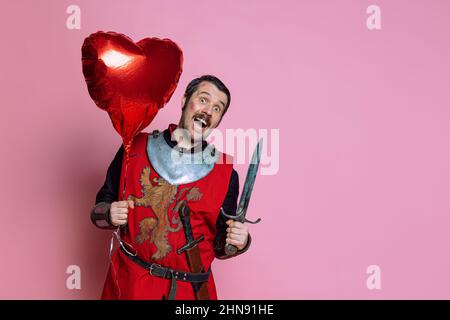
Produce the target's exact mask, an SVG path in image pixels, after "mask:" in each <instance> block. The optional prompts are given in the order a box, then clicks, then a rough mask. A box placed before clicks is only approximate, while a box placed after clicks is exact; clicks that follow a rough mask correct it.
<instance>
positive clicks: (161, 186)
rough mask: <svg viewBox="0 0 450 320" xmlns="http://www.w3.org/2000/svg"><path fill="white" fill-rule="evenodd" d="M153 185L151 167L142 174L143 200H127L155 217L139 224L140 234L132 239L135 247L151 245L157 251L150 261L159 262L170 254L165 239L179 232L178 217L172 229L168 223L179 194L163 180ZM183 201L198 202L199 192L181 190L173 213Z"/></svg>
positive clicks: (173, 186)
mask: <svg viewBox="0 0 450 320" xmlns="http://www.w3.org/2000/svg"><path fill="white" fill-rule="evenodd" d="M153 181H154V182H155V183H156V184H157V185H155V186H153V185H152V183H151V181H150V167H145V168H144V169H143V170H142V173H141V177H140V179H139V182H140V184H141V186H142V194H143V196H142V198H138V197H136V196H134V195H130V196H128V200H133V201H134V204H135V205H136V206H142V207H150V208H152V210H153V212H154V213H155V215H156V218H144V219H142V220H141V221H140V222H139V231H140V232H139V234H138V235H137V236H136V237H135V240H136V242H137V243H139V244H142V243H143V242H144V241H146V240H150V243H154V244H155V246H156V248H157V250H156V252H155V253H154V254H153V256H152V259H154V260H159V259H162V258H164V257H165V256H166V255H167V254H168V253H169V252H170V251H171V250H172V246H171V245H170V244H169V242H168V240H167V235H168V233H169V231H170V232H177V231H178V230H180V228H181V221H180V217H179V216H178V215H174V216H173V217H172V221H171V222H172V224H174V225H175V227H172V226H171V224H170V222H169V215H168V209H169V206H170V205H171V204H172V203H173V202H174V200H175V195H176V194H177V191H178V186H176V185H171V184H169V183H168V182H167V181H166V180H164V179H163V178H154V179H153ZM186 192H188V193H187V195H186V200H188V201H196V200H200V198H201V197H202V193H201V192H200V190H199V189H198V188H183V189H182V190H181V191H180V193H179V195H178V197H177V201H176V204H175V208H174V210H173V211H174V212H177V211H178V210H177V209H178V207H179V204H180V203H181V201H180V198H181V197H182V196H183V195H184V194H185V193H186Z"/></svg>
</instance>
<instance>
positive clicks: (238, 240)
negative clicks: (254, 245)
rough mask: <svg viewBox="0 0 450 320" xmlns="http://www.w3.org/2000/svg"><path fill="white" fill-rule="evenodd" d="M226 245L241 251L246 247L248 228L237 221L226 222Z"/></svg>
mask: <svg viewBox="0 0 450 320" xmlns="http://www.w3.org/2000/svg"><path fill="white" fill-rule="evenodd" d="M226 223H227V225H228V228H227V240H226V241H227V243H229V244H232V245H234V246H236V247H237V248H238V250H242V249H244V248H245V246H246V245H247V241H248V227H247V226H246V225H244V224H243V223H241V222H239V221H234V220H231V219H230V220H228V221H227V222H226Z"/></svg>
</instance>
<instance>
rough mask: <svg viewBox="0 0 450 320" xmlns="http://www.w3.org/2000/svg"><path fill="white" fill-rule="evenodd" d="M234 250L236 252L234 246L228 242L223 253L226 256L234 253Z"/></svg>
mask: <svg viewBox="0 0 450 320" xmlns="http://www.w3.org/2000/svg"><path fill="white" fill-rule="evenodd" d="M236 252H237V247H236V246H234V245H232V244H229V243H226V244H225V253H226V255H227V256H232V255H234V254H236Z"/></svg>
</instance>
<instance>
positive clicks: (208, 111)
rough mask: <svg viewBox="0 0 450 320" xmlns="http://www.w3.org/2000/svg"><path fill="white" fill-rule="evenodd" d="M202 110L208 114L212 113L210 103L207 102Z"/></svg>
mask: <svg viewBox="0 0 450 320" xmlns="http://www.w3.org/2000/svg"><path fill="white" fill-rule="evenodd" d="M202 111H203V112H204V113H206V114H207V115H208V116H210V115H212V105H210V104H208V105H206V106H204V107H203V110H202Z"/></svg>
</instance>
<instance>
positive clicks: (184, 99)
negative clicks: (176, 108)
mask: <svg viewBox="0 0 450 320" xmlns="http://www.w3.org/2000/svg"><path fill="white" fill-rule="evenodd" d="M185 102H186V97H183V99H181V110H183V109H184V103H185Z"/></svg>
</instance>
